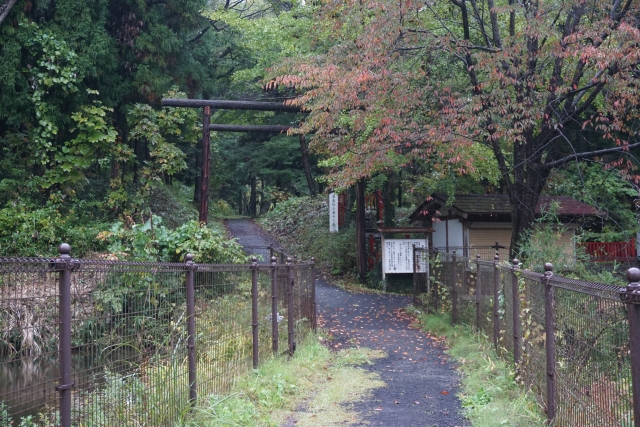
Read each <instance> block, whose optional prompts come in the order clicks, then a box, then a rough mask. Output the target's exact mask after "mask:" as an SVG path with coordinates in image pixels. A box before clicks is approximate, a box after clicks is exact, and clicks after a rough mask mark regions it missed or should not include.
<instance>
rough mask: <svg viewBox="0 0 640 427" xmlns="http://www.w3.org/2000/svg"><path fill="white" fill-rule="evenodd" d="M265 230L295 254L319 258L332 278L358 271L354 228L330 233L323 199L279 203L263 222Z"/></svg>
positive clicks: (297, 198) (327, 208) (319, 261)
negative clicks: (356, 268) (356, 269)
mask: <svg viewBox="0 0 640 427" xmlns="http://www.w3.org/2000/svg"><path fill="white" fill-rule="evenodd" d="M261 223H262V225H263V227H264V228H265V229H266V230H267V231H269V232H270V233H272V234H274V235H275V236H276V237H278V238H279V239H280V240H281V241H282V242H283V243H284V244H286V245H287V246H289V247H290V249H291V251H292V252H294V253H300V254H301V255H303V256H305V257H307V258H308V257H312V256H313V257H316V260H317V262H318V263H320V264H324V266H325V267H328V268H329V269H330V271H331V272H332V273H333V274H344V273H348V272H352V271H354V270H355V265H356V254H355V247H356V233H355V229H354V228H353V227H348V228H345V229H342V230H340V232H338V233H329V206H328V203H327V200H326V199H324V198H311V197H296V198H291V199H289V200H286V201H284V202H281V203H279V204H278V205H277V206H276V207H275V208H274V209H273V210H271V211H270V212H269V213H268V214H267V215H266V216H265V217H264V218H263V219H262V220H261Z"/></svg>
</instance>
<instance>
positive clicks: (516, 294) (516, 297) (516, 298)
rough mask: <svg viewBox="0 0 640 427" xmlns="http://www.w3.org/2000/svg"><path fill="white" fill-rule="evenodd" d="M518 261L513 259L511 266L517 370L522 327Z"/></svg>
mask: <svg viewBox="0 0 640 427" xmlns="http://www.w3.org/2000/svg"><path fill="white" fill-rule="evenodd" d="M519 264H520V261H518V259H517V258H514V259H513V263H512V266H511V297H512V298H511V299H512V304H513V307H512V308H513V363H514V365H515V367H516V370H517V369H518V365H519V364H520V361H521V360H522V348H521V344H520V341H521V336H522V325H521V324H520V287H519V286H518V274H517V273H518V270H519Z"/></svg>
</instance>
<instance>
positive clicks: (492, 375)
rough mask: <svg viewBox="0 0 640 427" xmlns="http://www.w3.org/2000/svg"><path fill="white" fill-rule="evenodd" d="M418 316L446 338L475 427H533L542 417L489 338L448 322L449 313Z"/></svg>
mask: <svg viewBox="0 0 640 427" xmlns="http://www.w3.org/2000/svg"><path fill="white" fill-rule="evenodd" d="M408 311H413V312H414V313H416V314H417V315H418V318H419V320H420V327H421V328H422V329H423V330H425V331H428V332H431V333H432V334H435V335H437V336H439V337H443V338H445V340H446V343H447V346H448V349H447V353H449V354H450V355H451V356H452V357H453V358H455V360H456V362H457V363H458V365H459V370H460V372H461V373H462V380H461V392H460V400H461V401H462V406H463V408H464V412H465V416H466V417H467V418H468V419H469V420H470V421H471V423H472V425H473V426H474V427H496V426H510V427H536V426H540V427H542V426H544V425H546V424H545V419H544V416H543V413H542V410H541V408H540V407H539V406H538V405H537V403H536V401H535V396H533V395H532V394H530V393H527V392H526V391H525V390H524V389H523V388H522V386H520V385H519V384H518V383H517V382H516V381H515V371H514V370H513V368H512V367H511V366H510V365H509V364H508V363H507V362H505V361H503V360H502V359H500V358H499V357H498V355H497V354H496V352H495V351H494V349H493V345H492V344H491V342H490V340H489V339H488V338H487V337H486V336H484V335H482V334H479V333H474V332H472V331H471V329H470V328H469V327H467V326H464V325H451V323H450V315H447V314H435V315H434V314H429V315H427V314H425V313H421V312H419V311H417V310H415V309H409V310H408Z"/></svg>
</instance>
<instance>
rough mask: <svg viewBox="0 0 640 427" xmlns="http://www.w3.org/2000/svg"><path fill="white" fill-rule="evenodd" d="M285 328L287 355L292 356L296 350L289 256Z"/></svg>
mask: <svg viewBox="0 0 640 427" xmlns="http://www.w3.org/2000/svg"><path fill="white" fill-rule="evenodd" d="M287 329H288V332H289V334H288V335H289V340H288V341H289V356H293V352H294V351H296V343H295V341H294V338H295V337H294V331H293V266H292V265H291V257H287Z"/></svg>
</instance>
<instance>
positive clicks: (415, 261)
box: [413, 245, 420, 305]
mask: <svg viewBox="0 0 640 427" xmlns="http://www.w3.org/2000/svg"><path fill="white" fill-rule="evenodd" d="M417 265H418V259H417V256H416V245H413V304H414V305H418V304H420V303H419V302H418V283H417V278H416V273H417V272H418V269H417Z"/></svg>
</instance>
